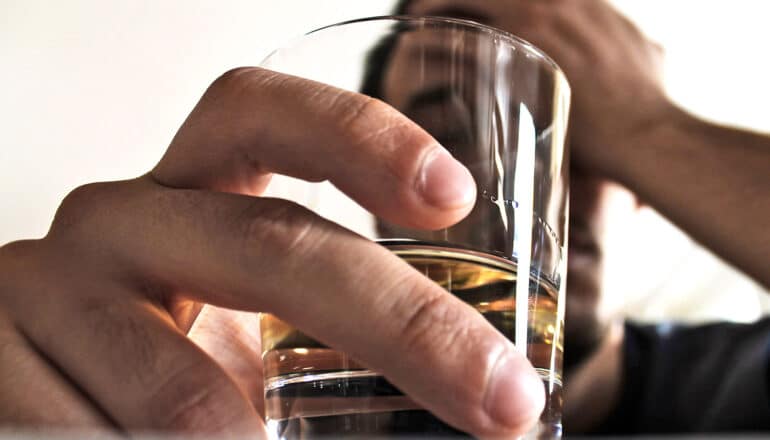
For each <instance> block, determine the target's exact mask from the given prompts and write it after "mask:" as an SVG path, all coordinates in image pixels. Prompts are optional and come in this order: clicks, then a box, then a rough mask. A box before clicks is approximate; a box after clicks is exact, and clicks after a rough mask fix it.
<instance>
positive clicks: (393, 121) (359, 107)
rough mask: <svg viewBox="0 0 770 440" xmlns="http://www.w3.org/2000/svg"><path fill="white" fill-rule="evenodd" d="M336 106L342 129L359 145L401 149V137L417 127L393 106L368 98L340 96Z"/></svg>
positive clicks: (342, 94) (334, 106) (341, 94)
mask: <svg viewBox="0 0 770 440" xmlns="http://www.w3.org/2000/svg"><path fill="white" fill-rule="evenodd" d="M332 106H333V109H334V110H333V113H335V114H337V115H339V117H338V118H337V121H338V124H340V125H339V127H340V129H341V130H342V131H343V132H344V133H345V135H346V136H347V137H348V138H349V139H350V140H351V142H352V143H353V145H356V146H365V145H372V144H375V143H376V144H377V147H378V148H383V147H385V148H386V147H387V146H388V145H392V146H398V145H399V142H396V141H397V139H396V138H397V137H400V135H401V134H402V133H403V132H406V133H408V130H409V129H411V130H415V129H416V128H417V126H416V125H414V124H412V123H411V122H410V121H409V120H408V119H406V117H404V116H402V115H401V114H400V113H399V112H398V111H396V109H394V108H393V107H391V106H390V105H388V104H386V103H384V102H383V101H380V100H379V99H375V98H371V97H368V96H363V95H356V97H355V98H351V97H350V96H348V95H347V94H344V93H340V94H339V95H337V98H336V99H335V100H334V103H333V104H332Z"/></svg>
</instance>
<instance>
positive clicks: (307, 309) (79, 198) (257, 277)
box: [0, 68, 544, 437]
mask: <svg viewBox="0 0 770 440" xmlns="http://www.w3.org/2000/svg"><path fill="white" fill-rule="evenodd" d="M274 172H275V173H282V174H287V175H291V176H294V177H298V178H302V179H307V180H312V181H320V180H325V179H329V180H330V181H331V182H333V183H334V184H335V185H336V186H338V187H339V188H341V189H342V190H343V191H345V192H346V193H347V194H349V195H350V196H351V197H353V198H354V199H355V200H357V201H358V202H359V203H360V204H361V205H363V206H364V207H366V208H368V209H369V210H371V211H372V212H373V213H375V214H377V215H378V216H380V217H382V218H384V219H386V220H388V221H390V222H394V223H397V224H401V225H406V226H410V227H416V228H426V229H431V228H440V227H445V226H447V225H450V224H452V223H455V222H457V221H458V220H460V219H461V218H463V216H465V215H466V214H467V213H468V212H469V211H470V209H471V207H472V205H473V202H474V200H475V197H474V194H475V192H474V191H475V186H474V184H473V181H472V178H471V176H470V174H469V172H468V171H467V170H466V169H465V168H464V167H462V165H460V164H459V163H458V162H456V161H455V160H454V159H452V158H451V156H450V155H449V154H448V153H447V152H446V151H445V150H444V149H443V147H441V146H440V145H438V144H437V143H436V142H435V140H433V139H432V138H431V137H430V136H429V135H428V134H427V133H426V132H424V131H423V130H422V129H420V128H419V127H417V126H416V125H414V124H413V123H412V122H411V121H409V120H408V119H406V118H405V117H403V116H402V115H401V114H399V113H397V112H396V111H395V110H393V109H392V108H390V107H388V106H387V105H385V104H383V103H381V102H379V101H376V100H373V99H370V98H366V97H364V96H361V95H358V94H354V93H350V92H344V91H341V90H338V89H334V88H332V87H328V86H323V85H321V84H318V83H314V82H311V81H307V80H302V79H298V78H294V77H289V76H285V75H281V74H277V73H274V72H270V71H265V70H261V69H256V68H252V69H238V70H235V71H232V72H229V73H227V74H225V75H224V76H222V77H221V78H219V79H218V80H217V81H216V82H214V84H213V85H212V86H211V87H210V88H209V90H208V91H207V92H206V93H205V95H204V96H203V98H202V99H201V101H200V103H199V104H198V106H197V107H196V108H195V109H194V110H193V112H192V113H191V115H190V116H189V118H188V119H187V121H186V122H185V123H184V125H183V126H182V127H181V129H180V130H179V132H178V134H177V135H176V137H175V138H174V140H173V142H172V144H171V146H170V147H169V149H168V151H167V153H166V155H165V156H164V158H163V159H162V160H161V162H160V163H159V164H158V166H157V167H156V168H155V169H154V170H152V172H150V173H149V174H148V175H146V176H144V177H141V178H138V179H135V180H131V181H124V182H113V183H99V184H91V185H86V186H84V187H81V188H78V189H76V190H75V191H73V192H72V193H71V194H70V195H69V196H68V197H67V198H66V199H65V200H64V202H63V203H62V205H61V207H60V208H59V210H58V212H57V215H56V218H55V220H54V223H53V225H52V227H51V230H50V232H49V234H48V235H47V236H46V237H45V238H44V239H42V240H36V241H22V242H15V243H11V244H8V245H6V246H4V247H2V248H0V367H1V368H2V371H3V374H2V377H0V421H1V422H2V423H4V424H15V425H22V426H27V427H30V426H38V427H46V426H52V427H75V428H82V427H85V426H100V427H104V428H105V429H113V428H117V429H120V430H126V431H137V430H150V431H156V430H162V431H165V430H172V431H178V432H179V431H181V432H204V433H211V432H216V433H219V434H228V433H229V434H245V435H252V434H254V435H258V434H259V433H260V432H261V429H262V426H261V420H260V418H259V416H258V413H257V411H256V410H255V405H254V401H256V400H258V399H259V398H261V396H255V395H254V392H253V389H247V388H250V387H251V386H252V385H253V383H254V381H255V379H254V378H255V377H256V378H257V379H259V366H258V365H257V361H255V359H258V356H259V353H258V352H257V350H258V346H255V345H256V344H254V332H253V331H249V329H248V328H245V327H248V325H246V326H244V331H243V332H240V333H239V332H238V331H233V332H223V334H224V335H225V337H231V335H238V334H240V335H241V336H234V337H242V338H243V340H242V342H243V343H242V344H240V345H238V344H232V345H230V346H222V347H220V349H216V348H212V347H214V346H216V345H217V344H216V343H212V341H211V339H207V338H210V337H211V335H212V332H211V331H207V330H206V327H205V326H202V325H201V324H200V322H198V323H195V325H194V326H193V322H194V320H195V317H196V316H197V315H198V312H199V311H200V309H201V306H202V304H211V305H214V306H218V307H223V308H228V309H238V310H242V311H249V312H257V311H262V312H270V313H274V314H276V315H277V316H279V317H281V318H282V319H284V320H286V321H288V322H289V323H292V324H294V325H296V326H297V327H298V328H300V329H301V330H303V331H304V332H306V333H308V334H309V335H311V336H313V337H315V338H317V339H319V340H320V341H322V342H324V343H326V344H328V345H330V346H332V347H334V348H337V349H340V350H344V351H345V352H347V353H349V354H350V355H352V356H353V357H354V358H356V359H358V360H359V361H361V362H362V363H364V364H365V365H367V366H370V367H372V368H374V369H376V370H377V371H381V372H383V373H384V374H385V376H386V377H387V378H388V379H389V380H391V381H392V382H393V383H394V384H395V385H396V386H397V387H399V388H400V389H402V390H404V391H405V392H406V393H408V394H409V395H410V396H412V397H413V398H414V399H415V400H416V401H417V402H419V403H421V404H423V405H424V406H425V407H426V408H427V409H429V410H431V411H432V412H434V413H435V414H436V415H438V416H439V417H441V418H442V419H444V420H446V421H447V422H449V423H450V424H452V425H454V426H456V427H457V428H460V429H462V430H465V431H469V432H471V433H473V434H476V435H478V436H482V437H488V436H504V435H513V434H521V433H523V432H525V431H526V430H527V429H528V428H529V427H531V426H532V424H533V423H534V422H535V421H536V419H537V417H538V416H539V414H540V412H541V410H542V407H543V404H544V392H543V386H542V382H541V381H540V379H539V377H538V376H537V375H536V373H535V372H534V370H533V369H532V367H531V365H530V364H529V362H528V361H527V360H526V359H525V358H524V357H523V356H522V355H521V354H519V353H518V352H517V351H516V350H514V348H513V346H512V344H511V343H510V342H509V341H508V340H506V338H505V337H503V336H502V335H501V334H500V333H498V332H497V331H496V330H495V329H494V328H493V327H492V326H491V325H490V324H489V323H488V322H486V320H485V319H484V318H483V317H482V316H481V315H480V314H478V313H477V312H475V311H474V310H473V309H472V308H471V307H470V306H468V305H466V304H464V303H462V302H461V301H460V300H458V299H457V298H455V297H453V296H452V295H451V294H449V293H448V292H446V291H445V290H443V289H442V288H440V287H439V286H438V285H436V284H435V283H433V282H431V281H430V280H428V279H427V278H425V277H423V276H422V275H421V274H419V273H418V272H417V271H415V270H413V269H412V268H411V267H410V266H409V265H408V264H407V263H405V262H403V261H402V260H400V259H399V258H397V257H396V256H394V255H393V254H391V253H390V252H388V251H387V250H386V249H384V248H383V247H380V246H378V245H377V244H375V243H373V242H371V241H368V240H366V239H364V238H362V237H360V236H357V235H355V234H354V233H352V232H350V231H348V230H346V229H344V228H342V227H340V226H338V225H335V224H332V223H330V222H328V221H325V220H323V219H322V218H320V217H318V216H316V215H315V214H313V213H311V212H309V211H307V210H305V209H303V208H301V207H300V206H298V205H295V204H293V203H291V202H288V201H285V200H278V199H268V198H262V197H258V196H259V195H260V194H261V192H262V191H263V189H264V188H265V186H266V185H267V183H268V181H269V178H270V173H274ZM362 274H366V276H363V275H362ZM319 316H323V317H325V319H318V317H319ZM342 316H344V317H345V318H344V319H342ZM202 317H204V318H205V316H202ZM241 318H243V316H241ZM246 319H247V320H248V318H246ZM213 322H216V321H213ZM230 322H234V321H230ZM191 326H192V330H191V331H190V328H191ZM208 328H209V330H210V329H211V327H210V326H209V327H208ZM361 329H366V331H361ZM188 331H190V336H191V337H193V338H194V339H195V340H196V341H198V342H199V344H197V345H196V344H195V343H193V342H192V341H191V339H190V337H188ZM238 347H241V348H242V350H240V349H239V348H238ZM248 347H253V351H252V352H249V351H248ZM252 366H253V367H254V375H255V376H254V377H249V375H248V370H249V368H250V367H252ZM425 366H430V368H425ZM259 380H261V379H259Z"/></svg>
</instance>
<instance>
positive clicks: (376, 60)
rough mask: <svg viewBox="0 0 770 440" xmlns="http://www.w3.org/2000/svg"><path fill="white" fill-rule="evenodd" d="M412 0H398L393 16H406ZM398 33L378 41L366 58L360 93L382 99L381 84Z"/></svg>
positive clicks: (395, 32)
mask: <svg viewBox="0 0 770 440" xmlns="http://www.w3.org/2000/svg"><path fill="white" fill-rule="evenodd" d="M411 1H412V0H399V1H398V3H396V6H395V8H393V15H404V14H406V8H407V6H409V3H411ZM397 37H398V32H397V31H394V32H393V33H392V34H391V35H388V36H386V37H384V38H383V39H382V40H380V41H379V42H378V43H377V45H376V46H374V48H372V50H371V51H370V52H369V54H368V55H367V56H366V61H365V64H364V78H363V82H362V83H361V93H363V94H364V95H369V96H371V97H372V98H382V92H383V91H382V82H383V80H384V74H385V67H386V66H387V65H388V63H389V62H390V56H391V55H392V53H393V49H394V48H395V46H396V39H397Z"/></svg>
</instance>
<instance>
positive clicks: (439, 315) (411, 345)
mask: <svg viewBox="0 0 770 440" xmlns="http://www.w3.org/2000/svg"><path fill="white" fill-rule="evenodd" d="M411 293H412V295H408V296H409V298H407V299H406V300H405V301H406V302H407V305H406V307H408V309H407V311H406V312H405V313H404V314H403V315H401V316H404V317H405V319H404V321H403V322H404V324H403V327H402V329H401V337H402V339H403V344H404V346H405V347H406V349H407V350H410V351H412V352H423V353H445V352H446V350H449V349H451V347H452V345H453V343H454V342H455V341H456V340H458V338H463V337H464V336H465V333H466V331H467V329H468V327H467V326H466V322H465V320H464V314H463V313H462V312H463V311H462V310H461V309H460V308H458V307H457V304H455V303H454V302H453V301H451V299H450V298H449V297H448V295H449V294H448V293H446V292H442V291H440V290H437V289H431V291H430V292H423V294H421V295H415V294H414V293H417V292H411ZM415 297H417V298H418V299H416V298H415ZM402 307H403V306H402Z"/></svg>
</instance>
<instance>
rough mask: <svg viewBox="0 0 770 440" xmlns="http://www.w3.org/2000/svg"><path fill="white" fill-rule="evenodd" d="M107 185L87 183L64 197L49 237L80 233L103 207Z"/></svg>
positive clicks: (107, 192) (108, 185)
mask: <svg viewBox="0 0 770 440" xmlns="http://www.w3.org/2000/svg"><path fill="white" fill-rule="evenodd" d="M109 187H110V184H109V183H89V184H86V185H83V186H79V187H77V188H75V189H74V190H72V191H71V192H70V193H69V194H67V195H66V196H65V197H64V200H62V203H61V205H59V208H58V209H57V210H56V215H55V216H54V220H53V224H52V226H51V230H50V232H49V235H59V234H64V233H70V232H78V231H82V230H84V229H86V228H88V227H89V225H91V220H92V219H93V218H95V217H96V216H97V214H98V213H99V212H100V211H101V209H103V208H104V207H105V204H104V203H103V202H104V201H105V198H106V197H107V196H108V194H109V191H108V188H109Z"/></svg>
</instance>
